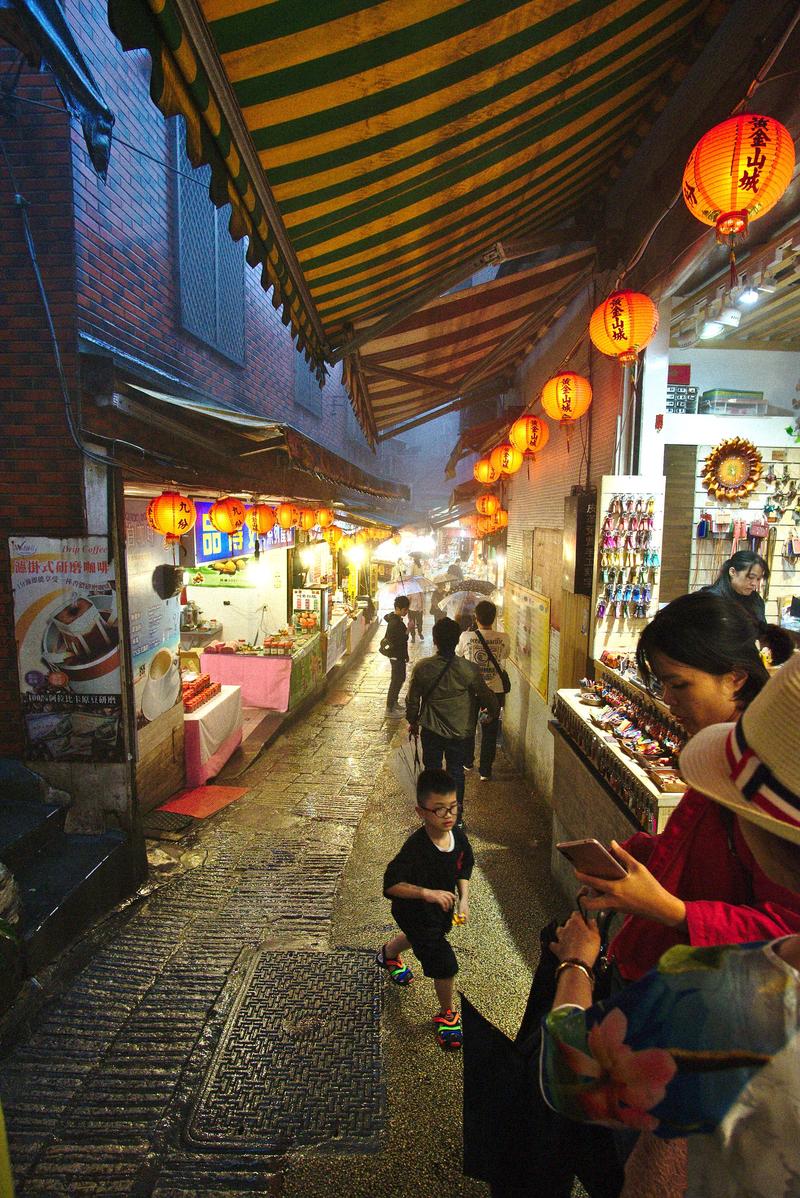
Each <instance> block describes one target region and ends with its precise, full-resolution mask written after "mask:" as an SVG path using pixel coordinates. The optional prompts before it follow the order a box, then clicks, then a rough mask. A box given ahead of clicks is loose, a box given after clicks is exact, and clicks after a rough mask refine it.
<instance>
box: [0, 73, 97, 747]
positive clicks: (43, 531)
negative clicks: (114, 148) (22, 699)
mask: <svg viewBox="0 0 800 1198" xmlns="http://www.w3.org/2000/svg"><path fill="white" fill-rule="evenodd" d="M14 57H15V55H14V54H13V53H12V52H11V51H5V50H4V51H2V58H0V64H2V66H3V67H4V68H7V67H8V65H9V63H10V62H11V61H13V58H14ZM20 90H21V91H22V92H23V94H25V95H26V96H28V97H30V98H31V99H35V100H39V101H43V102H45V103H47V104H52V105H55V106H57V107H61V100H60V97H59V95H58V92H57V91H56V89H55V87H53V86H52V83H51V80H50V77H49V76H48V75H47V74H41V75H40V74H36V75H30V76H25V77H24V78H23V80H22V81H21V84H20ZM68 126H69V122H68V120H67V118H66V117H65V116H64V115H63V113H61V112H51V111H49V110H48V109H46V108H39V107H34V106H33V105H30V104H20V105H19V108H18V113H17V118H16V119H15V120H14V121H9V122H4V124H3V128H2V131H0V136H2V139H3V143H4V146H5V149H6V153H7V154H8V158H9V161H10V164H11V167H12V169H13V171H14V175H15V177H16V184H17V187H18V188H19V190H20V194H21V195H23V196H24V197H25V199H26V200H27V202H28V209H27V211H28V215H29V218H30V223H31V229H32V232H33V237H34V240H35V243H36V247H37V251H38V258H39V265H40V269H41V272H42V276H43V279H44V284H45V288H46V291H47V295H48V299H49V301H50V305H51V308H52V312H53V319H54V321H55V326H56V332H57V334H58V340H59V344H60V347H61V352H62V355H63V361H64V367H65V370H66V374H67V378H68V380H69V383H70V386H71V387H72V388H73V391H74V393H75V394H76V393H77V390H76V387H75V384H76V377H77V360H76V354H75V352H74V347H75V343H76V310H75V302H74V289H73V284H72V280H73V270H74V267H73V256H72V244H73V241H72V175H71V171H70V145H69V135H68ZM33 147H35V153H34V152H32V148H33ZM0 222H1V225H0V228H1V230H2V231H1V232H0V278H1V279H2V281H3V282H2V288H1V289H0V325H1V326H2V330H3V332H2V334H0V410H2V414H3V451H2V471H1V472H0V529H2V535H0V754H3V753H5V754H14V753H19V752H20V751H21V748H22V725H21V720H20V710H19V690H18V687H17V663H16V646H15V642H14V621H13V613H12V606H11V594H10V589H9V562H8V537H9V535H14V534H36V535H38V536H67V535H71V534H72V535H74V534H80V533H82V532H83V531H84V514H83V487H82V478H83V475H82V469H81V463H80V459H79V456H78V454H77V453H76V451H75V449H74V447H73V445H72V442H71V440H70V437H69V433H68V431H67V425H66V419H65V415H64V403H63V399H62V397H61V394H60V390H59V386H58V378H57V374H56V366H55V359H54V357H53V350H52V342H51V339H50V335H49V332H48V328H47V323H46V320H45V315H44V310H43V308H42V303H41V300H40V298H39V293H38V290H37V287H36V280H35V276H34V272H33V267H32V266H31V262H30V258H29V256H28V251H27V248H26V246H25V239H24V230H23V222H22V217H21V213H20V210H19V207H18V205H17V204H16V203H15V201H14V189H13V186H12V183H11V180H10V178H9V172H8V170H7V169H6V166H5V162H4V161H3V162H0Z"/></svg>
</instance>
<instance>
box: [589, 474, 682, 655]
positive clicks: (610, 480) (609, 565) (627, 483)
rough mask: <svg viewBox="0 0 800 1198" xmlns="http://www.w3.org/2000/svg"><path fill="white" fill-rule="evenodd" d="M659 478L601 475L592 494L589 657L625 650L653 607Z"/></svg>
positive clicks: (661, 520)
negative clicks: (594, 512)
mask: <svg viewBox="0 0 800 1198" xmlns="http://www.w3.org/2000/svg"><path fill="white" fill-rule="evenodd" d="M664 486H665V479H664V477H663V476H658V477H654V476H648V477H646V478H645V477H643V476H640V475H635V474H606V475H603V478H602V479H601V481H600V489H599V491H598V495H597V529H596V536H595V544H596V547H597V548H596V550H595V581H594V593H593V597H592V608H593V618H594V636H593V639H592V657H593V658H594V659H595V660H597V659H598V658H599V657H600V655H601V654H602V653H603V652H604V651H605V650H608V651H611V652H621V653H627V652H631V651H633V650H634V649H635V648H636V642H637V640H638V639H639V633H640V632H641V630H642V628H644V626H645V624H646V623H647V621H648V620H650V619H652V617H653V616H654V615H655V613H656V612H657V611H658V594H659V578H660V573H661V541H662V532H663V527H664Z"/></svg>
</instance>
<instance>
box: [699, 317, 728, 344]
mask: <svg viewBox="0 0 800 1198" xmlns="http://www.w3.org/2000/svg"><path fill="white" fill-rule="evenodd" d="M724 328H725V326H724V324H721V323H720V322H719V321H718V320H706V321H704V322H703V327H702V329H701V330H700V340H701V341H710V340H711V338H712V337H719V335H720V333H721V332H722V331H723V329H724Z"/></svg>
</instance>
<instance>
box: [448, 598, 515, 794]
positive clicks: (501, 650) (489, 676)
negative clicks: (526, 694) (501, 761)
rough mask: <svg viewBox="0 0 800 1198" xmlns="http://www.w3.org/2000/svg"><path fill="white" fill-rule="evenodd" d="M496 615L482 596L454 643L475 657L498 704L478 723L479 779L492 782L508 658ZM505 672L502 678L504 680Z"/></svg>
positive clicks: (471, 749) (470, 740)
mask: <svg viewBox="0 0 800 1198" xmlns="http://www.w3.org/2000/svg"><path fill="white" fill-rule="evenodd" d="M496 618H497V608H496V607H495V605H494V603H491V602H490V601H489V600H488V599H482V600H481V601H480V603H476V605H475V628H474V629H473V630H472V631H471V632H468V633H467V634H466V635H465V636H462V637H461V639H460V641H459V642H458V646H457V647H456V653H457V654H458V655H459V657H465V658H466V659H467V661H474V662H475V665H476V666H477V667H478V669H479V670H480V672H481V674H482V676H483V681H484V682H485V683H486V685H487V686H488V688H489V690H490V691H492V692H493V693H494V695H495V698H496V699H497V702H498V703H499V705H500V710H499V711H498V713H497V717H496V718H495V719H487V718H483V719H482V720H481V721H480V726H481V755H480V761H479V764H478V770H479V772H480V779H481V782H491V780H492V766H493V765H494V759H495V755H496V753H497V736H498V733H499V731H500V721H501V719H502V718H503V705H504V703H505V701H506V690H505V681H507V679H508V675H507V674H506V673H505V663H506V661H507V660H508V653H509V645H510V642H509V636H508V633H507V632H497V631H496V630H495V627H494V622H495V620H496ZM504 676H505V681H504ZM475 732H476V728H473V729H472V733H471V734H470V735H469V736H468V737H467V750H466V752H467V759H466V761H465V762H464V769H465V770H471V769H473V768H474V765H475Z"/></svg>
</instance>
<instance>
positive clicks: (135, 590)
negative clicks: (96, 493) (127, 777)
mask: <svg viewBox="0 0 800 1198" xmlns="http://www.w3.org/2000/svg"><path fill="white" fill-rule="evenodd" d="M146 512H147V500H146V499H130V498H129V499H126V501H125V550H126V562H127V574H128V618H129V623H130V635H131V659H132V664H133V695H134V707H135V711H136V742H137V755H138V757H140V758H141V756H142V754H143V753H146V752H148V751H149V750H150V749H151V748H153V747H154V746H155V744H156V743H157V742H158V741H159V740H160V739H161V736H162V731H161V730H160V728H159V724H160V721H161V720H162V717H164V716H165V715H166V713H167V712H169V711H170V709H171V708H172V707H174V706H175V705H176V704H177V703H178V702H179V701H180V693H181V677H180V670H179V668H178V650H179V648H180V641H181V631H180V622H181V608H180V601H179V599H178V596H177V595H174V596H172V597H171V598H169V599H163V598H162V597H161V596H160V595H159V594H158V593H157V591H156V589H155V587H154V585H153V582H154V578H156V577H157V570H158V567H159V566H164V565H171V564H172V560H173V549H172V547H166V546H165V545H164V541H163V538H162V537H161V536H159V534H158V533H157V532H154V531H153V529H152V528H150V526H149V525H148V523H147V517H146Z"/></svg>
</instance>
